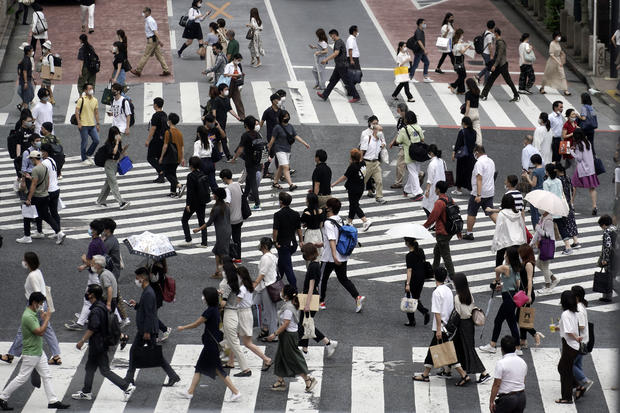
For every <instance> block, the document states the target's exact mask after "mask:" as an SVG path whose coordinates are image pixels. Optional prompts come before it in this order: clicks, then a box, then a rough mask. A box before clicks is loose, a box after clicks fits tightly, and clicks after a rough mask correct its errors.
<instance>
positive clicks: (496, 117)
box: [459, 93, 515, 127]
mask: <svg viewBox="0 0 620 413" xmlns="http://www.w3.org/2000/svg"><path fill="white" fill-rule="evenodd" d="M480 106H482V109H484V111H485V112H486V113H487V115H489V118H491V122H493V124H494V125H495V126H499V127H514V126H515V124H514V123H512V121H511V120H510V118H509V117H508V115H507V114H506V112H504V109H502V107H501V106H500V105H499V103H497V100H495V98H494V97H493V95H492V94H490V93H489V95H488V96H487V100H486V101H484V100H480ZM459 113H460V112H459Z"/></svg>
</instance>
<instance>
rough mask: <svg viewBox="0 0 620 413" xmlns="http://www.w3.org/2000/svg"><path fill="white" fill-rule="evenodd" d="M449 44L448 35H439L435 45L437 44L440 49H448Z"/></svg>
mask: <svg viewBox="0 0 620 413" xmlns="http://www.w3.org/2000/svg"><path fill="white" fill-rule="evenodd" d="M449 45H450V39H448V38H447V37H442V36H439V37H438V38H437V41H436V42H435V46H437V48H439V49H447V48H448V46H449Z"/></svg>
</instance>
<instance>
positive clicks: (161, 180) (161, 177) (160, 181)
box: [153, 175, 166, 184]
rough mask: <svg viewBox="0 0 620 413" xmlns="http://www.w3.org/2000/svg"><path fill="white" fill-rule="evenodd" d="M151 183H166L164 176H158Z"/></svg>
mask: <svg viewBox="0 0 620 413" xmlns="http://www.w3.org/2000/svg"><path fill="white" fill-rule="evenodd" d="M153 182H154V183H156V184H163V183H164V182H166V178H164V175H159V176H158V177H157V179H154V180H153Z"/></svg>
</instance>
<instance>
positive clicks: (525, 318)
mask: <svg viewBox="0 0 620 413" xmlns="http://www.w3.org/2000/svg"><path fill="white" fill-rule="evenodd" d="M534 315H536V309H535V308H534V307H522V308H521V309H520V310H519V327H520V328H526V329H528V328H534Z"/></svg>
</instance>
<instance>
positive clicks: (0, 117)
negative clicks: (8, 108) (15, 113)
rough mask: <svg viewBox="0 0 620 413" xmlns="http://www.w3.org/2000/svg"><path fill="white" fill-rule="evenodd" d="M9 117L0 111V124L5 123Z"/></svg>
mask: <svg viewBox="0 0 620 413" xmlns="http://www.w3.org/2000/svg"><path fill="white" fill-rule="evenodd" d="M8 119H9V114H8V113H5V112H2V113H0V125H6V121H7V120H8Z"/></svg>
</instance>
